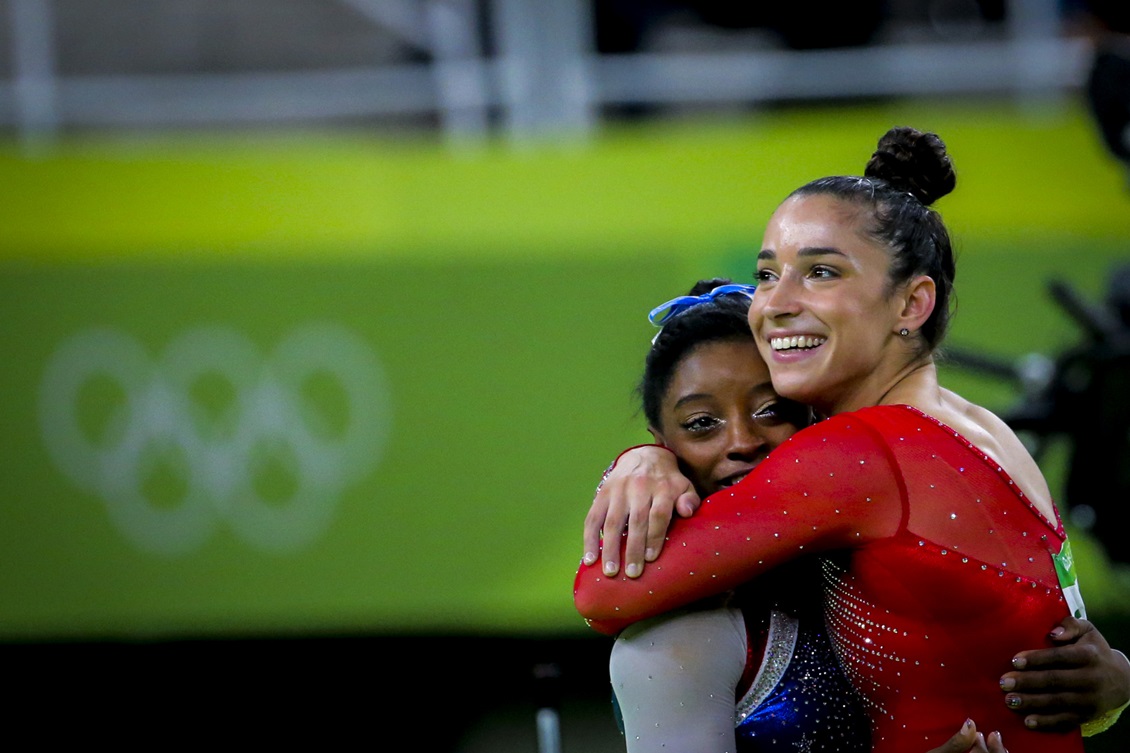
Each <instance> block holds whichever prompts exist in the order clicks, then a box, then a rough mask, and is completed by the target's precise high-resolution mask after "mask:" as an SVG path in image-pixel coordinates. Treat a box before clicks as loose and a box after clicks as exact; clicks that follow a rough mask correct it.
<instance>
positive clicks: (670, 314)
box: [647, 283, 757, 327]
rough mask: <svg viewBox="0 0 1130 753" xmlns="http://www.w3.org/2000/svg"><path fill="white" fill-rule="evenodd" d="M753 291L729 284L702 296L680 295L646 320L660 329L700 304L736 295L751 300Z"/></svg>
mask: <svg viewBox="0 0 1130 753" xmlns="http://www.w3.org/2000/svg"><path fill="white" fill-rule="evenodd" d="M755 290H757V286H756V285H740V284H738V283H730V284H727V285H719V286H718V287H716V288H714V289H713V290H711V291H710V292H709V293H703V294H702V295H681V296H679V297H678V298H672V299H671V300H669V301H667V302H666V303H661V304H659V305H658V306H656V307H655V308H653V309H652V310H651V313H650V314H648V315H647V320H648V321H649V322H651V323H652V324H654V325H655V326H656V327H662V326H663V325H664V324H666V323H667V322H669V321H671V320H672V319H673V318H675V317H676V316H678V315H679V314H681V313H683V312H684V311H686V310H688V309H692V308H694V307H695V306H698V305H699V304H702V303H709V302H710V301H713V300H714V299H715V298H717V297H718V296H720V295H729V294H738V295H744V296H745V297H746V298H749V299H750V300H752V299H753V292H754V291H755Z"/></svg>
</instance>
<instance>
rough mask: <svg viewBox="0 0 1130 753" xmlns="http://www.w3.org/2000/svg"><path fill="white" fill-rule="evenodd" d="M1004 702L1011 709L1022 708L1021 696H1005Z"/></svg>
mask: <svg viewBox="0 0 1130 753" xmlns="http://www.w3.org/2000/svg"><path fill="white" fill-rule="evenodd" d="M1004 702H1005V703H1007V704H1008V707H1009V708H1010V709H1018V708H1020V696H1018V695H1009V696H1005V698H1004Z"/></svg>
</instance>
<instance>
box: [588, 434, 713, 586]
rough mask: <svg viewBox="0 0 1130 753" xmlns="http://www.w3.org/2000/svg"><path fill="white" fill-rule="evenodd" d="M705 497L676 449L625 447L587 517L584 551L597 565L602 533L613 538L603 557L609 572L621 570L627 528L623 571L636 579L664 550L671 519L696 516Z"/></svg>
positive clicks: (603, 563) (652, 446)
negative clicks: (622, 535)
mask: <svg viewBox="0 0 1130 753" xmlns="http://www.w3.org/2000/svg"><path fill="white" fill-rule="evenodd" d="M700 502H701V500H700V499H699V497H698V494H697V493H696V492H695V490H694V487H693V486H692V485H691V482H690V481H688V480H687V478H686V476H684V475H683V474H682V473H681V472H680V471H679V464H678V461H677V460H676V458H675V453H673V452H671V451H670V450H668V449H667V448H666V447H662V446H660V445H643V446H640V447H633V448H632V449H630V450H627V451H626V452H624V453H623V454H622V455H621V456H620V457H619V458H617V459H616V463H615V464H614V465H613V467H612V469H611V470H610V471H609V472H608V474H607V475H606V476H605V478H604V481H602V482H601V484H600V486H599V487H598V488H597V491H596V496H595V497H594V498H593V501H592V507H591V508H589V513H588V515H587V516H586V517H585V537H584V539H585V549H584V551H585V554H584V559H583V560H582V562H583V563H584V564H586V565H592V564H594V563H595V562H596V560H597V557H598V555H597V552H601V534H602V533H603V534H604V536H605V537H608V538H610V539H611V541H610V542H609V545H608V546H605V547H604V548H603V551H602V552H601V554H600V555H599V556H600V559H601V560H602V569H603V571H604V573H605V575H610V576H611V575H616V574H617V573H618V572H619V571H620V562H618V559H619V556H620V547H619V545H618V544H619V541H618V539H617V538H616V534H617V533H622V532H624V531H625V530H626V531H627V544H626V546H625V548H624V563H623V565H624V574H625V575H627V576H628V577H629V578H636V577H639V575H640V574H641V573H642V572H643V568H644V563H645V562H652V561H654V560H655V558H656V557H658V556H659V553H660V552H661V551H662V550H663V541H664V538H665V537H666V535H667V528H668V526H670V524H671V518H672V517H673V515H675V514H676V513H677V514H678V515H680V516H682V517H690V516H691V515H694V513H695V511H696V510H697V509H698V506H699V504H700Z"/></svg>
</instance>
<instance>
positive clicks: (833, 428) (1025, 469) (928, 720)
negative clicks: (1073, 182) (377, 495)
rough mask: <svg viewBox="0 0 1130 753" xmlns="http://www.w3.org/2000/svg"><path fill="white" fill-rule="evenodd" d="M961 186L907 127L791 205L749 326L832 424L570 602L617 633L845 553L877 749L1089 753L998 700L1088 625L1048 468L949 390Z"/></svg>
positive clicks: (834, 592)
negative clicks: (1073, 631) (855, 173)
mask: <svg viewBox="0 0 1130 753" xmlns="http://www.w3.org/2000/svg"><path fill="white" fill-rule="evenodd" d="M953 186H954V173H953V168H952V165H951V163H950V161H949V157H948V155H947V154H946V151H945V146H944V144H942V142H941V140H940V139H938V138H937V137H936V136H935V135H933V134H923V133H919V132H917V131H914V130H912V129H903V128H900V129H892V130H891V131H890V132H888V134H886V135H885V136H884V137H883V139H882V140H881V141H880V142H879V147H878V149H877V151H876V152H875V154H874V155H873V157H872V159H871V161H870V162H869V164H868V168H867V171H866V172H865V175H864V177H861V178H857V177H833V178H826V179H821V180H818V181H814V182H812V183H809V184H807V185H805V186H803V187H802V188H800V189H798V190H797V191H795V192H794V193H793V194H792V195H791V196H790V197H789V198H787V199H786V200H785V202H783V203H782V204H781V206H780V207H779V208H778V209H777V211H776V212H775V213H774V215H773V218H772V219H771V221H770V223H769V226H768V227H767V229H766V234H765V239H764V243H763V247H762V250H761V252H760V253H759V255H758V273H757V279H758V283H759V289H758V292H757V294H756V295H755V296H754V297H753V301H752V303H751V306H750V313H749V319H750V326H751V329H752V331H753V334H754V338H755V340H756V342H757V345H758V348H759V350H760V351H761V354H762V356H763V357H764V358H765V360H766V362H767V363H768V365H769V369H770V374H771V376H772V380H773V386H774V388H775V389H776V391H777V392H778V393H779V394H780V395H782V396H783V397H786V398H789V399H792V400H796V401H798V402H802V403H806V404H808V405H811V406H813V408H814V409H815V410H816V411H817V412H818V413H819V414H820V415H823V416H827V417H828V418H826V419H825V420H823V421H821V422H819V423H817V424H816V425H814V426H812V427H809V428H807V429H804V430H802V431H801V432H799V433H798V434H796V435H794V436H793V437H792V438H791V439H790V440H789V441H787V442H786V443H785V444H783V445H782V446H781V447H779V448H778V449H777V450H775V451H774V452H773V453H772V454H771V455H770V456H769V458H768V459H767V460H765V461H764V462H763V463H762V464H761V465H760V466H758V467H757V468H756V469H754V470H753V471H752V472H751V473H750V474H749V476H747V477H746V478H745V479H744V480H743V481H741V482H740V483H738V484H737V485H735V486H733V487H731V488H729V489H726V490H723V491H721V492H718V493H716V494H714V495H713V496H711V497H709V498H708V499H707V500H706V501H705V502H704V503H703V505H702V507H701V509H699V510H698V511H697V512H696V513H695V514H694V515H692V516H691V517H689V518H686V519H682V520H678V521H676V522H675V524H674V525H673V526H672V528H671V530H670V533H669V539H670V540H669V542H668V543H667V544H666V545H665V546H664V547H663V553H662V554H661V555H658V556H656V555H655V553H654V551H653V552H651V553H650V555H651V556H649V557H648V559H653V560H654V561H653V562H652V563H651V564H648V565H647V566H646V567H642V568H640V567H638V566H637V567H634V568H628V567H626V568H625V574H624V575H621V574H619V572H618V570H619V568H618V564H615V563H617V562H618V561H627V562H629V563H631V560H632V556H633V555H632V553H631V552H630V551H625V552H620V550H619V548H618V547H608V548H606V549H605V551H604V553H603V557H604V565H605V567H604V568H599V567H596V566H594V565H595V557H594V556H591V555H587V556H586V564H583V565H582V566H581V568H580V570H579V571H578V574H577V580H576V587H575V601H576V605H577V608H578V610H579V611H580V612H581V614H582V615H583V616H584V617H585V618H586V619H587V620H589V622H590V624H591V625H592V626H593V627H594V628H596V629H598V630H600V631H602V632H606V633H610V634H614V633H616V632H618V631H619V630H620V629H621V628H623V627H625V626H626V625H629V624H632V623H634V622H637V621H639V620H641V619H643V618H647V617H651V616H654V615H658V614H662V613H665V612H667V611H669V610H671V609H674V608H677V607H681V606H685V605H687V604H690V603H692V602H694V601H696V600H698V599H701V598H703V597H706V596H710V595H713V594H717V593H721V592H723V591H726V590H728V589H731V588H734V587H735V586H737V585H739V584H740V583H742V582H744V581H746V580H748V579H750V578H752V577H755V576H758V575H761V574H763V573H765V572H768V571H769V570H771V569H772V568H774V567H776V566H778V565H781V564H783V563H785V562H788V561H790V560H792V559H794V558H797V557H799V556H802V555H805V554H811V553H818V552H833V551H835V552H839V553H840V555H841V559H840V561H842V562H843V563H844V564H843V565H842V566H831V565H830V566H828V567H827V568H826V570H825V579H826V586H827V589H826V593H827V596H826V616H827V619H828V624H829V630H830V632H831V634H832V639H833V643H834V645H835V648H836V650H837V653H838V654H839V656H840V659H841V662H842V663H843V665H844V667H845V669H846V670H847V672H848V673H849V676H850V677H851V678H852V682H853V684H854V685H855V687H856V689H857V690H858V691H859V693H860V694H861V695H862V696H863V698H864V699H865V703H866V704H867V705H868V708H869V711H870V716H871V722H872V744H873V750H875V751H907V750H922V749H926V748H930V747H934V746H938V745H941V744H942V743H944V742H945V741H946V740H947V739H948V738H949V737H950V735H951V734H952V731H953V729H955V728H957V727H958V726H960V725H961V723H962V722H963V720H965V719H969V718H972V719H974V720H975V721H976V723H977V725H978V726H979V727H980V728H981V729H992V730H999V731H1000V733H1001V734H1002V735H1003V738H1004V740H1005V742H1006V743H1007V744H1008V745H1009V746H1010V747H1012V748H1013V749H1014V750H1016V751H1020V752H1021V753H1041V752H1042V751H1057V752H1061V751H1064V752H1067V753H1070V752H1071V751H1076V752H1078V751H1082V749H1083V747H1082V738H1081V735H1080V733H1079V731H1078V729H1073V730H1068V731H1059V732H1047V731H1041V732H1037V731H1034V730H1032V729H1029V728H1028V727H1027V726H1026V725H1025V722H1024V717H1022V716H1020V715H1018V714H1015V713H1013V712H1012V711H1011V710H1009V708H1007V707H1006V706H1005V705H1004V704H1002V703H1001V702H1000V697H1001V696H1000V693H1001V686H1000V680H1001V676H1002V674H1004V673H1007V672H1008V671H1009V669H1010V667H1009V665H1008V660H1009V658H1011V657H1012V656H1014V655H1015V654H1017V652H1020V651H1022V650H1024V649H1031V648H1033V647H1036V646H1041V645H1043V646H1049V647H1050V646H1051V645H1052V644H1051V643H1050V642H1049V640H1048V637H1047V633H1048V630H1049V629H1050V627H1051V626H1053V625H1055V624H1056V623H1057V622H1060V621H1061V620H1062V619H1064V618H1065V617H1067V616H1068V615H1071V614H1074V615H1075V616H1077V617H1081V616H1085V614H1084V612H1083V606H1082V601H1081V599H1080V598H1079V592H1078V588H1077V586H1076V584H1075V580H1074V569H1073V567H1072V562H1071V557H1070V547H1069V545H1068V542H1067V539H1066V536H1065V534H1064V530H1063V526H1062V525H1061V523H1060V520H1059V517H1058V513H1057V511H1056V509H1055V507H1054V505H1053V504H1052V500H1051V495H1050V492H1049V489H1048V487H1047V484H1046V482H1045V481H1044V479H1043V476H1042V475H1041V473H1040V471H1039V468H1038V467H1037V465H1036V464H1035V462H1034V461H1033V460H1032V458H1031V456H1030V455H1029V454H1028V453H1027V451H1026V450H1025V449H1024V447H1023V445H1022V444H1021V443H1020V441H1019V440H1018V439H1017V437H1016V436H1015V434H1014V433H1013V432H1012V431H1011V430H1010V429H1009V428H1008V427H1007V426H1006V425H1005V424H1004V423H1003V422H1002V421H1000V420H999V419H998V418H997V417H995V416H993V415H992V414H991V413H990V412H988V411H986V410H984V409H983V408H979V407H978V406H975V405H973V404H971V403H969V402H968V401H966V400H964V399H962V398H960V397H959V396H957V395H956V394H954V393H952V392H950V391H948V390H945V389H943V388H942V387H941V386H940V385H939V384H938V381H937V373H936V368H935V366H934V362H933V357H932V354H933V352H934V350H935V348H936V347H937V345H938V343H939V342H940V341H941V339H942V336H943V335H944V331H945V326H946V323H947V317H948V304H949V296H950V292H951V285H952V280H953V275H954V264H953V254H952V249H951V246H950V240H949V236H948V233H947V231H946V229H945V227H944V225H943V224H942V222H941V219H940V217H939V216H938V214H937V213H936V212H935V211H933V210H932V209H930V205H931V204H932V203H933V202H934V200H935V199H937V198H939V197H941V196H944V195H945V194H947V193H948V192H949V191H950V190H952V188H953ZM643 517H644V519H645V521H646V516H643ZM634 522H635V524H636V525H637V527H638V523H639V520H638V519H635V520H634ZM637 538H638V537H637ZM651 541H654V540H653V539H651ZM651 548H652V549H653V550H654V549H655V548H656V546H655V545H654V543H653V544H652V547H651ZM618 558H620V559H619V560H618ZM629 576H630V577H629ZM1124 701H1125V699H1124V698H1123V699H1121V700H1119V701H1116V702H1115V703H1116V704H1121V703H1123V702H1124ZM1099 711H1100V712H1109V711H1112V709H1109V708H1107V709H1100V710H1099Z"/></svg>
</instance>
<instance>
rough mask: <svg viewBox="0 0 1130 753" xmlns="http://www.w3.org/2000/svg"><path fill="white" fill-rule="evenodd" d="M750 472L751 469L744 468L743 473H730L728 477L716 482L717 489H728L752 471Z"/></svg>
mask: <svg viewBox="0 0 1130 753" xmlns="http://www.w3.org/2000/svg"><path fill="white" fill-rule="evenodd" d="M752 470H753V468H746V469H745V470H744V471H738V472H737V473H731V474H730V475H729V476H726V477H725V478H723V479H720V480H719V481H718V488H719V489H728V488H729V487H731V486H733V485H734V484H736V483H738V482H739V481H741V480H742V479H743V478H745V477H746V476H748V475H749V472H750V471H752Z"/></svg>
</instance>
